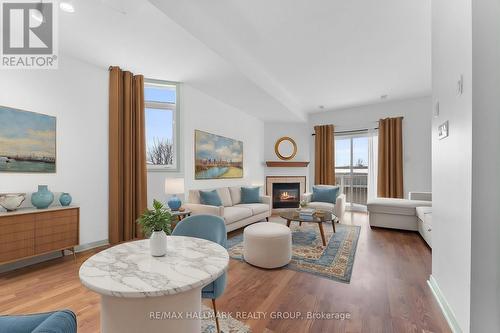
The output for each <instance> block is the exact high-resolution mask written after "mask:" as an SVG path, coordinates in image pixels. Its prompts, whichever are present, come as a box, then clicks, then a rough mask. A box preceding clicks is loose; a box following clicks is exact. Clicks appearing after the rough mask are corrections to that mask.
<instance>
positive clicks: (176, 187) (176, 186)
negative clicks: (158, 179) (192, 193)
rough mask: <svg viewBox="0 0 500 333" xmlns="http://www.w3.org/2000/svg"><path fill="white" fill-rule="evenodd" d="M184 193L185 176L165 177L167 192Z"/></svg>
mask: <svg viewBox="0 0 500 333" xmlns="http://www.w3.org/2000/svg"><path fill="white" fill-rule="evenodd" d="M181 193H184V178H167V179H165V194H181Z"/></svg>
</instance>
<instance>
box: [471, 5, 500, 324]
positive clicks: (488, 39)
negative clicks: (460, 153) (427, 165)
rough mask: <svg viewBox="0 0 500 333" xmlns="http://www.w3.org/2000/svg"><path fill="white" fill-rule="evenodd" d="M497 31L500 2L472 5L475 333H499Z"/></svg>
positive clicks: (499, 28)
mask: <svg viewBox="0 0 500 333" xmlns="http://www.w3.org/2000/svg"><path fill="white" fill-rule="evenodd" d="M498 31H500V2H499V1H498V0H485V1H473V2H472V74H473V75H472V85H473V92H472V93H473V95H472V110H473V111H472V115H473V116H472V117H473V121H472V145H473V146H472V161H473V162H472V163H473V164H472V230H471V232H472V233H471V242H472V244H471V257H472V258H471V261H472V267H471V272H472V273H471V323H470V327H471V329H470V331H471V332H500V223H499V218H500V188H499V184H500V173H499V167H498V166H499V165H500V152H499V150H498V143H499V142H500V111H499V110H500V93H499V92H500V62H499V59H500V37H499V34H498ZM493 32H496V33H493Z"/></svg>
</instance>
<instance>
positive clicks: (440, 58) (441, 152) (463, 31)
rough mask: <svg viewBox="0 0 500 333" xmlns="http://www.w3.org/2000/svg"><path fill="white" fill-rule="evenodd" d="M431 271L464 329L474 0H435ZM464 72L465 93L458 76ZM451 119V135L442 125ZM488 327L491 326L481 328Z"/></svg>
mask: <svg viewBox="0 0 500 333" xmlns="http://www.w3.org/2000/svg"><path fill="white" fill-rule="evenodd" d="M432 24H433V30H432V81H433V89H432V90H433V102H434V103H436V102H438V101H439V105H440V115H439V118H437V119H434V121H433V126H432V128H433V130H432V180H433V181H432V190H433V229H432V244H433V249H432V276H433V278H434V279H435V281H436V282H437V284H438V286H439V289H440V290H441V292H442V294H443V295H442V296H443V297H444V299H445V300H446V302H447V303H448V305H449V307H450V308H451V312H452V313H453V317H454V318H455V319H456V321H457V322H458V325H459V327H460V329H461V330H462V331H463V332H469V326H470V283H471V274H470V270H471V186H472V185H471V170H472V85H471V83H472V68H471V38H472V37H471V0H437V1H432ZM460 75H463V77H464V93H463V95H461V96H460V95H458V93H457V81H458V79H459V78H460ZM446 120H448V121H449V137H448V138H446V139H443V140H438V138H437V126H438V125H439V124H441V123H443V122H444V121H446ZM490 186H491V184H490ZM476 332H487V331H476Z"/></svg>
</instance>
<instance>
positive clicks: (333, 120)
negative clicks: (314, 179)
mask: <svg viewBox="0 0 500 333" xmlns="http://www.w3.org/2000/svg"><path fill="white" fill-rule="evenodd" d="M397 116H403V117H404V119H403V147H404V148H403V154H404V162H403V177H404V191H405V196H407V195H408V192H409V191H431V188H432V186H431V173H432V172H431V138H430V132H431V119H432V107H431V98H430V97H421V98H414V99H405V100H397V101H389V102H385V103H378V104H372V105H366V106H360V107H354V108H348V109H341V110H333V111H325V112H319V113H313V114H311V115H310V116H309V131H310V132H311V133H312V131H313V127H314V126H315V125H324V124H333V125H335V131H346V130H357V129H363V128H374V127H376V126H377V123H376V122H377V121H378V120H379V119H381V118H386V117H397ZM311 142H312V141H311ZM311 147H313V145H312V144H311ZM310 159H311V162H313V161H314V149H312V148H311V156H310ZM311 164H312V165H311V167H310V171H311V176H313V172H314V165H313V164H314V163H311Z"/></svg>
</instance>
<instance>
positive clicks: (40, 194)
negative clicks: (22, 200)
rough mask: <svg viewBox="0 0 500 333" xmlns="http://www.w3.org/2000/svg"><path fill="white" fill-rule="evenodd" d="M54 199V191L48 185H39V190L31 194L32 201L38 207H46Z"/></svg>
mask: <svg viewBox="0 0 500 333" xmlns="http://www.w3.org/2000/svg"><path fill="white" fill-rule="evenodd" d="M53 201H54V193H52V192H50V191H49V187H48V186H47V185H38V191H37V192H34V193H33V194H32V195H31V203H32V204H33V206H35V207H36V208H38V209H45V208H47V207H49V206H50V204H51V203H52V202H53Z"/></svg>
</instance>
